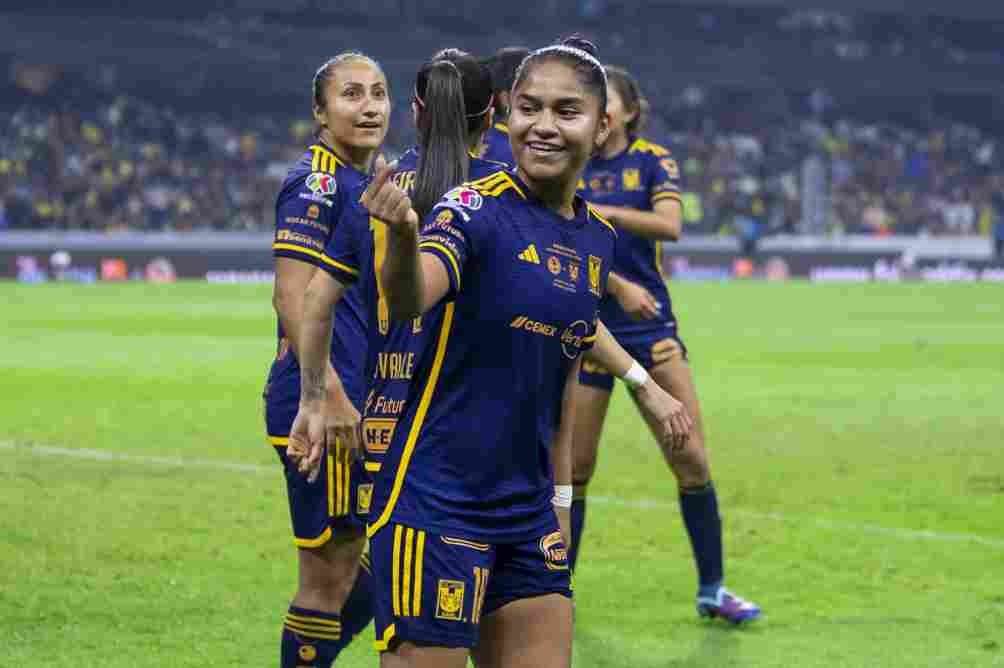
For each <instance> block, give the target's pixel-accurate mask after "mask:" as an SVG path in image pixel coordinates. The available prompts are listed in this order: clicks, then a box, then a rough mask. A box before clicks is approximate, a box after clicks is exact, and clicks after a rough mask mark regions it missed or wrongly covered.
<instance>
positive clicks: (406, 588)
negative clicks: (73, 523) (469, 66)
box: [361, 40, 686, 668]
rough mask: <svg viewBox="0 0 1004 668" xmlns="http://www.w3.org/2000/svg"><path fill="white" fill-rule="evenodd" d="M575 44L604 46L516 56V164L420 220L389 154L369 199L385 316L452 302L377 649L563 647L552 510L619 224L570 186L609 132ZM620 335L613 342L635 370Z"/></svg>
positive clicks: (555, 658)
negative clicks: (575, 392) (378, 229)
mask: <svg viewBox="0 0 1004 668" xmlns="http://www.w3.org/2000/svg"><path fill="white" fill-rule="evenodd" d="M580 47H586V48H588V49H590V50H591V49H592V46H591V45H589V44H588V43H585V42H580V41H577V40H576V41H574V42H572V43H571V44H566V45H561V46H552V47H548V48H545V49H541V50H539V51H536V52H534V53H532V54H531V55H530V56H528V57H527V59H526V60H525V62H524V63H523V65H522V66H521V67H520V70H519V72H518V74H517V76H516V81H515V83H514V87H513V105H514V106H513V111H512V115H511V117H510V132H511V141H512V146H513V149H514V151H513V152H514V155H515V157H516V161H517V164H518V168H517V170H516V171H515V172H505V171H500V172H497V173H495V174H492V175H490V176H488V177H485V178H482V179H478V180H475V181H472V182H470V183H468V184H465V185H464V186H461V187H458V188H455V189H454V190H452V191H450V192H449V193H447V194H446V196H445V197H444V198H443V199H442V200H441V201H440V203H439V204H438V205H437V206H436V207H435V208H434V209H433V210H432V212H431V213H429V215H428V216H426V218H425V224H424V226H423V229H422V234H421V235H419V233H418V226H419V217H418V215H417V214H416V212H415V211H414V209H413V208H412V203H411V201H410V199H409V198H408V197H407V195H406V194H405V192H404V191H403V190H402V189H401V188H399V187H398V186H397V185H396V184H395V183H394V182H393V180H392V179H390V178H389V177H390V169H388V168H386V167H382V168H378V170H377V174H376V176H375V177H374V179H373V181H372V182H371V183H370V185H369V187H368V188H367V190H366V192H365V193H364V195H363V197H362V200H361V201H362V203H363V205H364V206H365V207H366V208H367V209H368V210H369V212H370V214H371V215H372V216H373V217H374V218H376V219H378V220H380V221H383V222H384V223H385V224H386V226H387V237H388V244H387V252H386V257H385V258H383V268H382V271H381V273H380V281H381V283H382V286H383V290H384V295H385V297H386V300H387V304H388V309H389V313H390V316H391V317H392V318H397V319H410V318H413V317H416V316H419V315H422V314H427V313H429V312H430V311H433V310H434V309H441V317H439V319H438V322H437V323H436V324H435V327H434V329H433V331H431V332H430V337H431V339H430V344H431V345H429V346H428V347H427V348H426V349H425V350H423V351H421V352H420V354H419V355H417V356H416V358H415V359H414V360H413V361H412V362H411V363H410V366H411V367H412V368H413V369H414V373H413V376H414V378H416V379H422V383H421V385H417V384H416V386H415V387H413V388H412V392H410V394H409V396H408V398H407V400H406V401H405V403H404V406H403V408H402V410H401V412H400V418H399V419H398V421H397V423H396V425H395V427H394V431H393V435H392V436H391V438H390V443H389V448H388V450H387V454H386V458H385V460H384V462H383V468H382V470H381V472H380V474H379V477H378V478H377V480H376V485H375V488H374V492H373V502H372V507H371V513H370V523H369V526H368V529H367V534H368V535H369V536H370V549H371V558H372V564H373V572H374V578H375V582H376V583H377V584H376V589H377V594H376V608H377V616H376V625H377V637H378V647H379V648H380V649H382V650H383V653H382V655H381V665H382V666H384V667H385V668H393V667H397V666H412V667H416V668H424V667H425V666H429V667H432V666H436V667H437V668H440V667H443V668H451V667H454V666H456V667H457V668H460V667H462V666H465V665H466V661H467V656H468V654H469V653H470V650H471V648H472V647H474V646H475V645H476V650H475V651H474V654H475V659H476V662H477V664H478V666H480V667H481V668H486V667H488V668H490V667H496V666H498V667H502V666H562V665H565V666H567V665H569V663H570V660H571V637H572V624H571V616H572V613H571V602H570V597H571V590H570V587H569V575H568V565H567V560H566V550H565V547H564V546H565V539H564V538H563V536H562V533H565V534H566V535H567V531H568V529H567V520H568V516H567V509H566V510H563V511H562V512H561V513H560V515H561V516H562V521H561V524H562V525H564V526H563V527H562V528H559V517H558V515H559V514H558V513H556V512H555V509H554V507H553V506H552V501H553V500H554V501H557V502H558V505H560V506H566V505H567V504H566V503H565V501H566V500H567V501H569V502H570V493H571V490H570V489H568V487H567V485H568V483H569V482H570V479H571V451H570V447H571V436H572V434H571V426H572V418H573V415H572V413H571V410H572V405H571V390H572V389H573V388H574V386H575V385H576V382H577V377H578V369H579V363H578V359H579V355H580V353H581V352H582V351H583V350H585V349H588V348H590V347H591V346H592V345H593V342H594V341H595V340H596V337H597V336H598V335H599V336H603V335H604V332H603V329H602V327H599V328H598V326H597V321H596V317H595V316H596V310H597V307H598V303H599V298H600V296H601V295H602V294H603V291H604V289H605V286H606V276H607V273H608V271H609V266H610V263H611V261H612V258H613V241H614V236H615V232H614V230H613V228H612V227H611V226H609V224H607V223H606V222H605V221H603V220H602V219H601V218H600V217H598V216H596V215H595V214H594V212H592V211H591V210H590V209H589V208H588V207H587V206H586V204H585V202H583V201H582V200H581V199H578V198H577V197H576V196H575V186H576V183H577V181H578V178H579V177H580V175H581V172H582V169H583V167H584V166H585V164H586V162H587V160H588V159H589V156H590V154H591V153H592V151H593V150H594V149H595V148H596V146H598V145H600V144H602V141H603V139H605V136H606V134H607V122H606V115H605V113H604V110H605V105H606V99H605V98H606V78H605V75H604V72H603V68H602V66H601V65H600V64H599V62H598V61H597V60H596V59H595V57H594V56H593V55H592V54H591V53H590V52H588V51H586V50H583V48H580ZM424 326H425V324H424V323H423V327H424ZM620 353H621V356H619V357H618V356H611V357H609V358H604V362H605V363H608V364H610V365H611V366H613V367H614V368H616V369H618V371H620V372H622V373H624V374H625V375H630V373H629V371H628V370H629V368H630V363H629V361H628V360H629V358H628V357H627V355H626V353H624V352H623V350H621V351H620ZM642 373H644V372H642ZM677 428H679V430H680V432H681V435H682V434H683V433H684V432H685V431H686V429H685V427H683V426H681V425H677ZM552 443H553V447H552ZM549 451H552V452H551V453H550V454H549ZM552 455H553V458H554V468H553V475H552V468H551V465H550V461H549V460H550V457H551V456H552ZM554 485H558V486H560V487H559V488H555V487H554Z"/></svg>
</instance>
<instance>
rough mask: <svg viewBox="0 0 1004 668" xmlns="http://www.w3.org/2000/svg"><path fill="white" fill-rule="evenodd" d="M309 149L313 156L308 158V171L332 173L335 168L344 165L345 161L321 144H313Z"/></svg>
mask: <svg viewBox="0 0 1004 668" xmlns="http://www.w3.org/2000/svg"><path fill="white" fill-rule="evenodd" d="M310 151H311V153H313V157H312V158H311V159H310V171H312V172H324V173H326V174H332V175H334V173H335V170H337V169H338V168H339V167H344V166H345V163H343V162H342V161H341V160H339V159H338V156H337V155H335V154H334V153H332V152H331V151H329V150H328V149H326V148H324V147H323V146H319V145H317V144H314V145H313V146H311V147H310Z"/></svg>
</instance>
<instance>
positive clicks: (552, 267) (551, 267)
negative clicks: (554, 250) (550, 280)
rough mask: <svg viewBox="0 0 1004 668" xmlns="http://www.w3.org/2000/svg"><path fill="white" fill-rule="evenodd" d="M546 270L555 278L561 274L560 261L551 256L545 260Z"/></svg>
mask: <svg viewBox="0 0 1004 668" xmlns="http://www.w3.org/2000/svg"><path fill="white" fill-rule="evenodd" d="M547 270H548V271H550V272H551V273H552V274H554V275H555V276H557V275H558V274H560V273H561V260H559V259H558V258H556V257H554V256H553V255H552V256H550V257H549V258H547Z"/></svg>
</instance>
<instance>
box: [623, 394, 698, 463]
mask: <svg viewBox="0 0 1004 668" xmlns="http://www.w3.org/2000/svg"><path fill="white" fill-rule="evenodd" d="M635 397H636V398H637V399H638V406H639V407H640V409H641V411H642V413H643V414H645V417H646V419H647V421H648V422H649V424H653V425H655V427H656V437H657V438H658V440H659V444H660V445H661V446H662V447H664V448H668V449H669V450H670V452H678V451H680V450H682V449H683V448H684V447H686V445H687V441H689V440H690V432H691V430H692V429H693V427H694V421H693V419H692V418H691V417H690V413H689V412H688V411H687V407H686V406H684V405H683V403H682V402H680V401H678V400H677V399H676V398H675V397H673V396H672V395H670V394H669V393H668V392H666V390H664V389H662V388H661V387H660V386H659V384H658V383H656V382H655V379H653V378H649V379H648V381H646V382H645V384H644V385H642V386H641V387H639V388H638V389H637V390H635Z"/></svg>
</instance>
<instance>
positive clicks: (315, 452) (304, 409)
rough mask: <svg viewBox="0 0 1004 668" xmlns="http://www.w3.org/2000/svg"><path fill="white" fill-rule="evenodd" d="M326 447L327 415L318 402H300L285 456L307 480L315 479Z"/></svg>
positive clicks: (312, 480)
mask: <svg viewBox="0 0 1004 668" xmlns="http://www.w3.org/2000/svg"><path fill="white" fill-rule="evenodd" d="M326 447H327V415H326V414H325V410H324V404H322V403H320V402H316V401H315V402H301V403H300V409H299V410H298V411H297V413H296V418H295V419H294V420H293V427H292V429H290V431H289V445H288V446H287V448H286V456H288V457H289V458H290V459H291V460H292V461H293V462H295V463H296V466H297V470H298V471H299V472H300V473H302V474H304V475H306V476H307V481H308V482H314V481H315V480H317V476H318V474H319V473H320V472H321V461H322V459H323V458H324V451H325V448H326Z"/></svg>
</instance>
